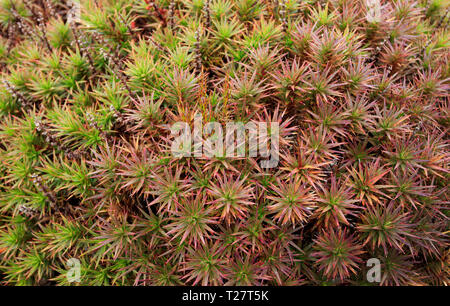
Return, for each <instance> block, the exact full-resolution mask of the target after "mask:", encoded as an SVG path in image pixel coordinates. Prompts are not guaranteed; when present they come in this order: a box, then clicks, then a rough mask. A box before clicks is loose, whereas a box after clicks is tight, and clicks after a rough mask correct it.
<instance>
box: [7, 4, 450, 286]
mask: <svg viewBox="0 0 450 306" xmlns="http://www.w3.org/2000/svg"><path fill="white" fill-rule="evenodd" d="M77 3H79V4H77ZM373 5H374V6H373ZM448 21H449V14H448V2H447V1H444V0H429V1H424V0H419V1H412V0H394V1H386V0H380V1H370V3H368V2H367V3H366V1H359V0H329V1H316V0H307V1H295V0H279V1H270V0H265V1H261V0H186V1H173V0H158V1H150V0H145V1H141V0H118V1H117V0H96V1H90V0H81V2H76V1H69V0H67V1H57V0H39V1H34V0H0V35H1V38H0V69H1V78H2V87H1V89H0V161H1V163H0V213H1V218H0V284H4V285H37V284H47V285H197V284H198V285H299V284H306V285H320V284H327V285H333V284H334V285H341V284H344V285H348V284H353V285H355V284H372V285H419V284H430V285H448V283H449V266H448V263H449V255H450V254H449V251H448V230H449V229H448V217H449V210H448V203H449V198H448V195H449V194H450V193H449V192H448V178H449V167H448V165H449V160H450V155H449V153H448V152H449V150H448V144H449V142H448V141H449V138H448V127H449V119H448V118H449V95H448V92H449V89H450V79H449V77H450V52H449V47H450V42H449V32H448ZM199 116H201V118H202V120H203V122H204V123H207V122H218V123H220V124H221V126H223V127H225V126H226V124H227V123H229V122H236V121H240V122H243V123H249V124H250V123H251V124H258V123H261V122H263V123H264V122H266V123H270V122H275V123H277V124H278V128H277V129H276V130H271V131H270V133H275V132H276V133H278V135H279V137H278V143H279V144H278V147H277V148H278V149H279V154H280V159H279V163H278V164H277V165H276V167H273V168H264V167H262V166H261V161H263V160H265V157H263V156H260V155H257V156H254V155H253V156H249V154H248V153H249V150H250V149H251V148H245V149H244V151H245V153H246V154H245V156H244V157H242V156H241V157H227V156H226V155H218V156H215V157H208V156H202V157H197V156H194V155H193V156H190V157H177V156H175V155H174V154H172V153H173V152H172V151H171V144H172V140H173V137H172V136H171V133H170V130H169V129H168V127H170V126H173V124H174V123H176V122H185V123H187V124H188V125H189V126H190V127H194V125H195V122H196V118H198V117H199ZM271 135H272V134H271ZM371 259H376V260H378V263H379V264H380V265H379V271H380V272H381V275H380V278H379V279H378V280H375V281H374V279H372V278H368V277H367V276H368V275H369V274H370V275H371V276H373V273H372V272H373V271H372V272H371V271H369V269H370V268H371V266H370V265H369V266H368V265H367V263H368V261H369V260H371ZM74 260H75V261H74ZM74 262H77V263H78V265H74ZM371 262H373V261H371ZM72 268H79V272H80V273H79V275H78V276H79V278H78V279H76V280H73V279H71V278H70V277H68V276H69V275H68V271H71V269H72ZM375 268H376V267H375ZM371 273H372V274H371Z"/></svg>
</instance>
